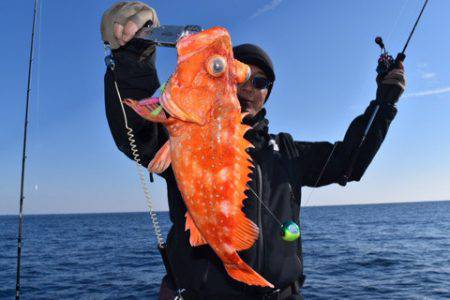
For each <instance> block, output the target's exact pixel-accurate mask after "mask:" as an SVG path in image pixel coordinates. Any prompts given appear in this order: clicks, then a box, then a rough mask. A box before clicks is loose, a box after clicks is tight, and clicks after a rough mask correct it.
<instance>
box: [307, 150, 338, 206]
mask: <svg viewBox="0 0 450 300" xmlns="http://www.w3.org/2000/svg"><path fill="white" fill-rule="evenodd" d="M337 145H338V142H335V143H334V145H333V149H331V152H330V155H328V158H327V160H326V161H325V164H324V165H323V167H322V170H320V173H319V176H317V180H316V182H315V184H314V186H313V187H312V188H311V191H310V192H309V195H308V197H307V198H306V201H305V206H306V205H307V204H308V202H309V200H310V199H311V196H312V194H313V193H314V192H315V190H316V188H317V186H318V185H319V182H320V180H321V179H322V176H323V174H324V173H325V170H326V168H327V166H328V164H329V163H330V161H331V157H333V154H334V151H335V150H336V147H337Z"/></svg>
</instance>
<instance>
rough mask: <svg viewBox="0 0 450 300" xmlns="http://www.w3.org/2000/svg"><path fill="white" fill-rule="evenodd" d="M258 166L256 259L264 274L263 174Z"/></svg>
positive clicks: (259, 268)
mask: <svg viewBox="0 0 450 300" xmlns="http://www.w3.org/2000/svg"><path fill="white" fill-rule="evenodd" d="M255 166H256V175H257V178H256V184H257V187H258V198H259V201H258V211H257V217H258V228H259V239H258V244H257V247H256V257H257V266H258V270H259V271H260V272H261V273H262V268H263V258H264V257H263V255H264V235H263V227H262V203H261V202H262V201H263V199H262V191H263V189H262V188H263V187H262V172H261V167H260V166H259V165H258V164H256V163H255Z"/></svg>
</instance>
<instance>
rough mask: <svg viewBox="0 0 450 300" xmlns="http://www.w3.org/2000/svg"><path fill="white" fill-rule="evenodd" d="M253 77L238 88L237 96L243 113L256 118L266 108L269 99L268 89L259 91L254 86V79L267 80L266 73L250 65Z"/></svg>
mask: <svg viewBox="0 0 450 300" xmlns="http://www.w3.org/2000/svg"><path fill="white" fill-rule="evenodd" d="M249 66H250V69H251V70H252V75H251V77H250V79H249V80H247V81H246V82H244V83H243V84H240V85H238V87H237V96H238V99H239V103H240V104H241V110H242V112H248V113H249V115H250V116H255V115H256V114H257V113H258V112H259V111H260V110H261V109H262V108H263V106H264V101H265V100H266V97H267V88H264V89H257V88H255V87H254V86H253V78H254V77H255V76H256V77H263V78H266V79H267V76H266V75H265V74H264V72H263V71H262V70H261V69H260V68H259V67H257V66H253V65H249Z"/></svg>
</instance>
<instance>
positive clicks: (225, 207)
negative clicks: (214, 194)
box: [220, 201, 230, 217]
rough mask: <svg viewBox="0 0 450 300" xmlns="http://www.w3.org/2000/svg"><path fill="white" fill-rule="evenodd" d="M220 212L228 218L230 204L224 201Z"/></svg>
mask: <svg viewBox="0 0 450 300" xmlns="http://www.w3.org/2000/svg"><path fill="white" fill-rule="evenodd" d="M220 211H221V212H222V213H223V214H224V215H225V217H228V215H229V214H230V202H228V201H222V203H220Z"/></svg>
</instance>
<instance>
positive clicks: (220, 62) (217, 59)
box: [206, 55, 227, 77]
mask: <svg viewBox="0 0 450 300" xmlns="http://www.w3.org/2000/svg"><path fill="white" fill-rule="evenodd" d="M226 68H227V61H226V60H225V58H224V57H222V56H220V55H214V56H212V57H210V58H209V59H208V61H207V63H206V70H207V71H208V73H209V74H211V75H212V76H214V77H219V76H221V75H222V74H223V73H225V70H226Z"/></svg>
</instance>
